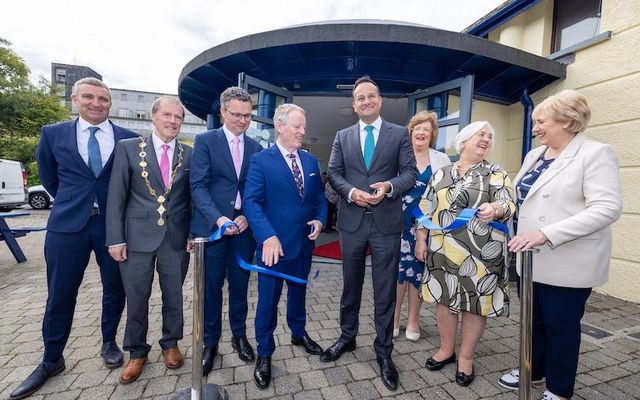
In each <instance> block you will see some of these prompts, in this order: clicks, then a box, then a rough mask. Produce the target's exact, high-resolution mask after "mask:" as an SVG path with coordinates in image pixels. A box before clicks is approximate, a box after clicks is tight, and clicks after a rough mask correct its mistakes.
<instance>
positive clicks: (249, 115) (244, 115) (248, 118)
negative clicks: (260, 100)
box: [225, 108, 253, 121]
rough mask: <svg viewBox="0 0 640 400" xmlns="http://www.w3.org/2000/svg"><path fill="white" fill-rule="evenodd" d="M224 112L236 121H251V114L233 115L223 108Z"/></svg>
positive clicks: (233, 113)
mask: <svg viewBox="0 0 640 400" xmlns="http://www.w3.org/2000/svg"><path fill="white" fill-rule="evenodd" d="M225 110H227V112H228V113H229V114H230V115H231V116H232V117H233V118H234V119H237V120H241V119H246V120H247V121H251V119H252V118H253V114H240V113H235V112H231V111H229V109H228V108H225Z"/></svg>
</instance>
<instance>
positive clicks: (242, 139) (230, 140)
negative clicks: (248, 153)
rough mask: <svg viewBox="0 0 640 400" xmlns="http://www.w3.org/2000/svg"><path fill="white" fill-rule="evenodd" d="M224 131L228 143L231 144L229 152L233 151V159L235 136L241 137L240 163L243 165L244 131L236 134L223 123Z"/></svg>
mask: <svg viewBox="0 0 640 400" xmlns="http://www.w3.org/2000/svg"><path fill="white" fill-rule="evenodd" d="M222 131H223V132H224V136H225V137H226V138H227V144H228V145H229V152H230V153H231V159H233V143H232V140H233V138H235V137H237V138H238V139H240V143H238V145H239V146H240V165H242V161H244V133H241V134H240V135H238V136H236V135H234V134H233V133H232V132H231V131H230V130H229V129H227V127H226V125H222Z"/></svg>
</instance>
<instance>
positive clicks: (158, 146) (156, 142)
mask: <svg viewBox="0 0 640 400" xmlns="http://www.w3.org/2000/svg"><path fill="white" fill-rule="evenodd" d="M151 142H152V143H153V149H154V150H155V151H156V159H157V160H158V167H159V166H160V160H161V157H162V152H163V150H162V145H163V144H168V145H169V148H168V149H167V156H168V157H169V178H171V171H172V169H173V152H174V151H175V148H176V139H175V138H174V139H172V140H171V141H170V142H169V143H165V142H163V141H162V139H160V138H159V137H158V135H157V134H156V133H155V131H154V132H153V133H152V134H151Z"/></svg>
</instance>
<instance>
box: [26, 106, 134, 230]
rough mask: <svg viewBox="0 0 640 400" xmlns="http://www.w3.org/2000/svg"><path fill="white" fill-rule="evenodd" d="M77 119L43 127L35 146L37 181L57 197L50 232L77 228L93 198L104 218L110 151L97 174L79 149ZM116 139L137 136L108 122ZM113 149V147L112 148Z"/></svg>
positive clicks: (89, 213)
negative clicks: (94, 174) (38, 178)
mask: <svg viewBox="0 0 640 400" xmlns="http://www.w3.org/2000/svg"><path fill="white" fill-rule="evenodd" d="M77 123H78V119H77V118H76V119H75V120H73V121H67V122H61V123H58V124H54V125H46V126H43V127H42V131H41V136H40V143H38V147H37V149H36V160H37V162H38V173H39V175H40V181H41V182H42V185H43V186H44V188H45V189H47V192H49V193H50V194H51V196H53V197H55V198H56V201H55V203H54V204H53V208H52V209H51V214H50V216H49V221H48V222H47V230H49V231H52V232H63V233H73V232H78V231H80V230H81V229H82V228H84V226H85V225H86V224H87V222H88V221H89V217H90V216H91V209H92V208H93V203H94V201H96V200H97V202H98V207H100V210H101V214H100V215H99V216H98V217H99V218H100V219H101V220H102V221H104V218H105V216H104V214H105V213H104V210H106V204H107V190H108V187H109V178H110V177H111V167H112V165H113V153H112V154H111V156H110V157H109V159H108V160H107V162H106V164H105V165H104V167H103V168H102V171H101V172H100V175H98V177H97V178H96V177H94V176H93V172H91V169H90V168H89V166H87V164H86V163H85V162H84V160H83V159H82V157H81V156H80V153H79V152H78V141H77V137H76V124H77ZM111 125H112V127H113V136H114V139H115V143H116V144H117V143H118V142H119V141H120V140H122V139H126V138H132V137H137V136H138V135H136V134H135V133H133V132H131V131H129V130H126V129H124V128H121V127H119V126H117V125H114V124H111ZM114 153H115V151H114Z"/></svg>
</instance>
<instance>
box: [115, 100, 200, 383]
mask: <svg viewBox="0 0 640 400" xmlns="http://www.w3.org/2000/svg"><path fill="white" fill-rule="evenodd" d="M151 118H152V121H153V125H154V129H153V133H152V134H151V135H150V136H149V137H147V138H136V139H130V140H123V141H120V142H119V143H118V144H117V146H116V149H115V158H114V163H113V171H112V173H111V180H110V182H109V189H110V191H111V192H110V193H109V196H108V199H107V241H106V243H107V246H109V254H111V256H112V257H113V259H114V260H116V261H118V262H119V263H120V273H121V275H122V281H123V284H124V289H125V293H126V296H127V324H126V329H125V335H124V350H125V351H128V352H129V354H130V358H129V362H128V363H127V365H126V367H125V368H123V370H122V372H121V374H120V382H121V383H123V384H126V383H130V382H133V381H134V380H136V379H137V378H138V377H139V376H140V374H141V372H142V368H143V366H144V364H145V362H146V358H147V354H148V353H149V350H150V349H151V346H150V345H149V344H148V343H147V331H148V326H149V296H150V294H151V286H152V283H153V275H154V269H155V270H157V271H158V276H159V280H160V288H161V290H162V338H160V347H161V348H162V355H163V357H164V361H165V365H166V367H167V368H179V367H181V366H182V364H183V357H182V354H181V352H180V349H179V348H178V340H180V339H182V328H183V315H182V283H183V281H184V278H185V275H186V272H187V266H188V263H189V256H188V252H187V250H188V249H187V235H188V232H189V221H190V217H191V215H190V203H191V195H190V190H189V165H190V161H191V147H189V146H186V145H184V144H181V143H179V142H178V141H177V139H176V137H177V136H178V133H179V132H180V127H181V126H182V120H183V118H184V108H183V106H182V104H180V102H179V101H178V100H176V99H175V98H173V97H169V96H163V97H160V98H158V99H157V100H156V101H155V102H154V103H153V105H152V108H151Z"/></svg>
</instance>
